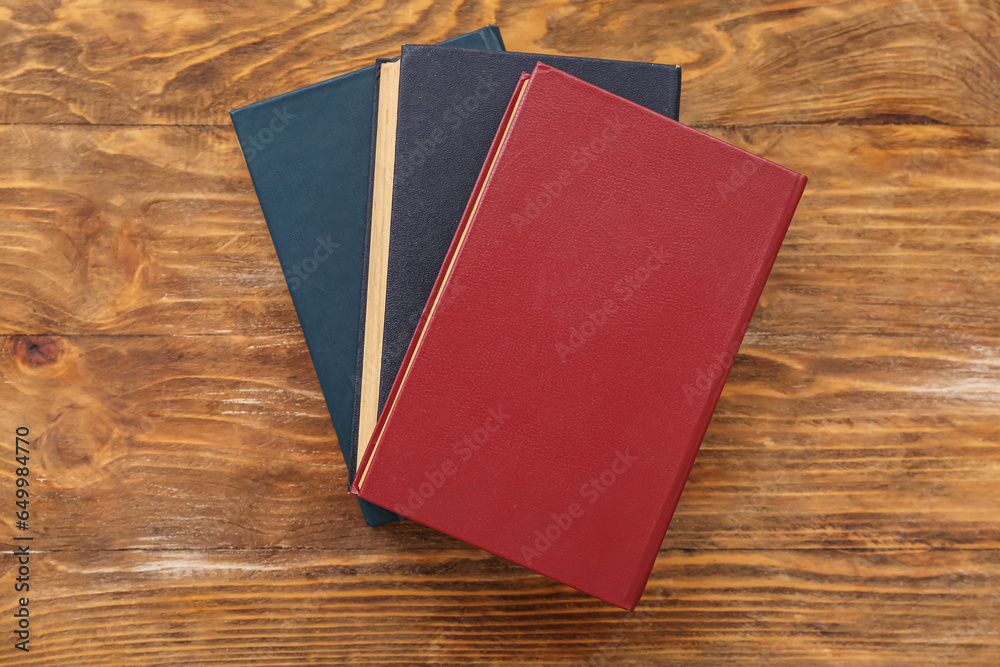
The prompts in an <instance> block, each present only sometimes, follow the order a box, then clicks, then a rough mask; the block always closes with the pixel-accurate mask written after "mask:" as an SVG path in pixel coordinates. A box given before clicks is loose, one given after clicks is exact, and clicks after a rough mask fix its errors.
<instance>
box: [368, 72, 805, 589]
mask: <svg viewBox="0 0 1000 667" xmlns="http://www.w3.org/2000/svg"><path fill="white" fill-rule="evenodd" d="M510 105H511V109H512V113H511V115H510V120H509V122H508V123H507V124H505V125H504V126H502V127H501V128H500V130H499V132H498V133H497V137H496V139H495V142H494V152H493V155H492V156H487V157H488V158H489V159H488V160H487V162H486V163H484V166H483V169H482V172H481V175H480V185H479V187H478V188H476V191H475V192H474V193H473V195H472V197H471V198H470V199H469V202H468V206H467V207H466V210H465V214H464V215H463V217H462V220H461V222H460V225H459V228H458V230H457V233H456V235H455V237H454V239H453V242H452V244H451V245H450V247H449V250H448V252H447V257H446V258H445V260H444V264H443V266H442V269H441V271H440V273H439V275H438V277H437V279H436V281H435V285H434V288H433V289H432V293H431V296H430V299H429V300H428V302H427V305H426V307H425V310H424V313H423V314H422V316H421V318H420V322H419V323H418V328H417V332H416V334H415V336H414V338H413V340H412V342H411V344H410V346H409V348H408V350H407V353H406V355H405V358H404V362H403V365H402V368H401V370H400V373H399V375H398V376H397V378H396V380H395V382H394V383H393V386H392V389H391V391H390V394H389V397H388V400H387V402H386V405H385V408H384V410H383V412H382V414H381V416H380V418H379V421H378V424H377V426H376V429H375V432H374V434H373V437H372V441H371V445H370V447H369V448H368V449H367V452H366V455H365V458H364V459H363V460H362V461H361V465H360V467H359V469H358V474H357V476H356V477H355V480H354V484H353V486H352V492H353V493H357V494H359V495H360V496H361V497H363V498H367V499H368V500H371V501H372V502H375V503H378V504H379V505H381V506H383V507H386V508H388V509H391V510H393V511H395V512H398V513H400V514H402V515H404V516H407V517H410V518H412V519H414V520H416V521H419V522H421V523H423V524H425V525H427V526H430V527H432V528H435V529H438V530H441V531H443V532H446V533H449V534H451V535H453V536H454V537H456V538H459V539H462V540H464V541H466V542H469V543H471V544H473V545H476V546H478V547H481V548H483V549H485V550H487V551H490V552H492V553H494V554H497V555H499V556H502V557H504V558H507V559H509V560H511V561H513V562H515V563H519V564H521V565H524V566H525V567H529V568H531V569H533V570H535V571H537V572H540V573H542V574H544V575H547V576H549V577H552V578H553V579H556V580H558V581H561V582H563V583H565V584H568V585H569V586H572V587H575V588H577V589H579V590H581V591H584V592H586V593H589V594H591V595H594V596H596V597H598V598H601V599H603V600H606V601H607V602H610V603H612V604H615V605H618V606H620V607H623V608H626V609H632V608H634V607H635V606H636V604H637V603H638V601H639V599H640V597H641V594H642V591H643V589H644V587H645V584H646V581H647V579H648V577H649V573H650V571H651V569H652V567H653V563H654V560H655V558H656V554H657V552H658V550H659V548H660V545H661V543H662V541H663V537H664V534H665V532H666V530H667V527H668V525H669V523H670V519H671V517H672V516H673V513H674V510H675V508H676V506H677V503H678V499H679V497H680V494H681V491H682V489H683V487H684V483H685V481H686V480H687V477H688V474H689V472H690V469H691V466H692V464H693V462H694V459H695V455H696V453H697V450H698V448H699V446H700V444H701V441H702V439H703V437H704V434H705V431H706V429H707V427H708V423H709V421H710V419H711V416H712V412H713V411H714V409H715V405H716V403H717V401H718V399H719V395H720V393H721V391H722V387H723V384H724V382H725V379H726V376H727V375H728V373H729V369H730V367H731V366H732V362H733V359H734V357H735V355H736V352H737V350H738V349H739V345H740V342H741V341H742V339H743V335H744V333H745V331H746V328H747V326H748V323H749V322H750V318H751V316H752V314H753V310H754V307H755V306H756V303H757V300H758V299H759V297H760V293H761V290H762V289H763V287H764V284H765V282H766V280H767V276H768V274H769V272H770V269H771V266H772V264H773V262H774V260H775V257H776V255H777V252H778V249H779V247H780V245H781V242H782V240H783V238H784V235H785V232H786V230H787V227H788V225H789V222H790V220H791V218H792V215H793V213H794V210H795V207H796V205H797V203H798V201H799V198H800V196H801V194H802V191H803V189H804V187H805V183H806V178H805V177H804V176H802V175H800V174H797V173H795V172H792V171H789V170H788V169H785V168H783V167H781V166H779V165H776V164H774V163H771V162H769V161H767V160H764V159H761V158H759V157H756V156H754V155H752V154H750V153H747V152H746V151H743V150H741V149H738V148H736V147H733V146H731V145H729V144H726V143H725V142H723V141H720V140H718V139H715V138H713V137H710V136H708V135H706V134H703V133H701V132H698V131H696V130H693V129H691V128H688V127H686V126H684V125H681V124H680V123H677V122H675V121H673V120H671V119H669V118H666V117H664V116H662V115H659V114H656V113H653V112H651V111H649V110H648V109H646V108H644V107H642V106H640V105H637V104H635V103H632V102H629V101H628V100H625V99H622V98H621V97H618V96H616V95H613V94H611V93H609V92H607V91H605V90H602V89H600V88H598V87H596V86H593V85H591V84H589V83H586V82H584V81H581V80H580V79H577V78H575V77H572V76H570V75H569V74H566V73H564V72H561V71H559V70H556V69H554V68H552V67H549V66H547V65H545V64H542V63H539V64H538V65H537V67H536V68H535V69H534V71H533V73H532V75H531V77H530V79H528V81H527V82H526V83H525V84H523V86H522V87H521V89H520V90H518V91H517V92H516V94H515V96H514V98H513V99H512V101H511V103H510ZM734 174H740V179H734V178H733V177H734ZM733 183H739V185H737V186H734V185H733ZM704 376H708V377H709V380H708V381H703V378H704Z"/></svg>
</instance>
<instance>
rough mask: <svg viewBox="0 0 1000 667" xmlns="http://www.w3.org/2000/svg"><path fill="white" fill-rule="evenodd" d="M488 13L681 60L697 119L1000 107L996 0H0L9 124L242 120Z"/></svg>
mask: <svg viewBox="0 0 1000 667" xmlns="http://www.w3.org/2000/svg"><path fill="white" fill-rule="evenodd" d="M487 22H493V23H498V24H500V26H501V27H502V30H503V34H504V37H505V39H506V40H507V42H508V46H509V48H511V49H512V50H521V51H529V52H535V53H556V54H568V55H591V56H595V57H603V58H618V59H625V60H645V61H656V62H666V63H672V64H676V65H681V66H682V67H683V68H684V87H685V90H684V98H685V101H684V102H683V103H682V105H681V113H682V120H683V121H684V122H686V123H689V124H702V125H703V124H707V125H729V124H740V125H750V124H764V123H768V124H769V123H789V122H829V121H837V122H859V121H860V122H885V121H887V120H888V121H889V122H898V121H899V120H904V121H906V120H914V119H916V120H919V121H922V122H942V123H949V124H975V125H982V124H996V123H997V119H998V117H1000V116H998V114H1000V105H998V104H997V102H998V98H1000V64H998V56H1000V40H997V35H998V34H1000V32H998V31H1000V16H998V12H997V11H996V3H995V1H994V0H974V1H972V2H965V1H962V0H919V1H915V0H903V1H902V2H896V1H890V0H883V1H878V0H848V1H843V2H832V3H814V2H806V1H805V0H784V1H778V2H775V1H766V0H756V1H754V0H750V1H746V0H739V1H737V0H726V1H724V2H716V3H704V2H699V1H698V0H683V1H682V2H671V3H653V2H643V1H641V0H626V1H625V2H614V3H587V2H569V1H562V0H519V1H518V2H509V3H508V2H505V3H500V2H496V1H495V0H491V1H488V2H482V3H481V2H458V1H456V0H451V1H448V2H432V0H411V1H405V0H404V1H401V2H393V1H392V0H389V1H388V2H385V3H383V2H377V1H373V0H364V1H362V2H353V3H352V2H345V1H343V0H341V1H340V2H317V3H270V4H268V3H261V2H254V3H248V4H242V5H241V4H238V3H225V4H222V5H220V4H218V3H217V2H213V1H210V0H180V1H179V2H171V3H168V4H164V3H154V2H148V1H146V0H143V1H141V2H132V3H111V2H100V1H99V0H69V1H67V2H56V1H55V0H40V1H39V2H15V3H14V4H11V5H8V6H7V7H6V8H5V9H4V10H3V11H2V13H0V34H2V35H3V36H4V37H3V41H2V42H0V122H8V123H38V122H42V123H101V124H107V123H112V124H120V123H129V124H136V123H140V124H228V119H227V118H226V112H227V110H229V109H233V108H236V107H239V106H243V105H245V104H249V103H251V102H255V101H257V100H259V99H262V98H265V97H270V96H272V95H276V94H278V93H282V92H285V91H288V90H293V89H295V88H299V87H301V86H304V85H307V84H310V83H316V82H317V81H323V80H325V79H328V78H330V77H332V76H336V75H337V74H342V73H344V72H348V71H351V70H354V69H357V68H358V67H362V66H364V65H369V64H371V62H372V60H373V59H374V58H375V57H377V56H386V55H390V54H391V53H392V52H393V51H396V50H397V49H398V46H399V44H401V43H405V42H409V43H426V42H435V41H439V40H441V39H443V38H445V37H448V36H451V35H456V34H459V33H461V32H466V31H469V30H475V29H476V28H479V27H480V26H481V25H483V24H484V23H487ZM695 100H696V102H695Z"/></svg>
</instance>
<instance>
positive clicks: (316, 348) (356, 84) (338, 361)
mask: <svg viewBox="0 0 1000 667" xmlns="http://www.w3.org/2000/svg"><path fill="white" fill-rule="evenodd" d="M446 43H450V44H456V45H460V46H465V47H470V48H481V49H502V48H503V42H502V41H501V38H500V31H499V29H497V28H496V26H486V27H484V28H481V29H480V30H477V31H475V32H472V33H468V34H465V35H461V36H459V37H456V38H454V39H451V40H448V42H446ZM373 85H374V66H370V67H365V68H364V69H361V70H357V71H355V72H350V73H348V74H344V75H342V76H338V77H335V78H333V79H330V80H328V81H323V82H321V83H317V84H314V85H311V86H307V87H305V88H301V89H299V90H295V91H292V92H289V93H285V94H283V95H278V96H277V97H272V98H270V99H266V100H263V101H260V102H256V103H254V104H251V105H249V106H245V107H242V108H239V109H235V110H233V111H231V112H230V117H231V118H232V122H233V126H234V128H235V129H236V134H237V137H238V138H239V143H240V148H241V149H242V151H243V156H244V159H245V160H246V163H247V169H248V170H249V172H250V177H251V180H252V181H253V185H254V189H255V190H256V192H257V198H258V200H259V201H260V207H261V211H262V212H263V214H264V219H265V221H266V222H267V227H268V231H269V232H270V235H271V240H272V241H273V243H274V249H275V252H276V253H277V255H278V261H279V263H280V264H281V268H282V271H283V272H284V275H285V279H286V281H287V283H288V289H289V292H290V293H291V297H292V302H293V303H294V305H295V310H296V313H297V314H298V317H299V322H300V324H301V326H302V333H303V335H304V337H305V339H306V344H307V345H308V348H309V353H310V355H311V357H312V361H313V366H314V367H315V369H316V375H317V377H318V378H319V384H320V388H321V389H322V391H323V396H324V398H325V399H326V404H327V408H328V409H329V411H330V417H331V419H332V421H333V426H334V429H335V430H336V432H337V438H338V440H339V441H340V447H341V451H342V452H343V455H344V460H345V461H347V460H348V458H349V454H350V446H351V437H350V433H351V420H352V411H353V402H354V384H355V382H354V370H355V365H356V361H357V354H358V351H357V341H358V328H357V327H358V318H359V311H360V300H361V282H362V280H361V279H362V275H361V272H362V265H363V261H364V258H363V255H364V236H365V220H366V217H367V201H368V175H369V171H370V168H369V156H370V148H371V146H370V143H371V132H372V126H371V109H372V96H373ZM361 508H362V511H363V513H364V516H365V520H366V521H367V523H368V524H369V525H378V524H380V523H384V522H385V521H388V520H392V519H394V518H396V517H395V515H394V514H391V513H389V512H385V511H383V510H380V509H379V508H377V507H374V506H372V505H370V504H369V503H367V502H364V501H362V502H361Z"/></svg>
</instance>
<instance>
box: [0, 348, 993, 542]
mask: <svg viewBox="0 0 1000 667" xmlns="http://www.w3.org/2000/svg"><path fill="white" fill-rule="evenodd" d="M28 340H29V341H31V343H28V342H26V341H25V339H24V338H22V337H16V336H15V337H7V338H5V339H0V345H2V347H0V377H2V378H3V380H4V382H3V383H2V384H0V405H3V406H6V407H5V410H4V412H3V413H0V433H6V434H13V433H14V431H15V429H16V428H17V427H18V426H20V425H24V426H27V427H28V428H29V429H30V430H31V433H32V436H31V440H32V448H33V454H32V459H31V461H32V463H31V471H32V475H33V476H34V480H33V481H32V485H33V486H32V489H33V494H35V496H36V498H35V500H34V502H35V504H36V508H37V511H38V516H39V518H38V520H37V521H36V522H33V525H34V529H35V530H37V531H38V535H39V537H40V539H41V540H42V541H43V542H44V543H45V544H46V545H47V548H52V549H133V548H144V547H157V548H169V549H191V548H202V547H207V546H210V547H214V548H247V547H267V546H284V547H310V548H321V547H330V546H331V545H349V546H352V547H355V548H358V549H375V550H377V551H378V552H380V553H389V552H396V553H405V552H406V551H407V550H414V551H423V550H434V549H457V550H464V551H466V552H475V551H476V550H475V549H473V548H472V547H469V546H467V545H462V544H461V543H459V542H457V541H456V540H453V539H451V538H449V537H447V536H444V535H441V534H438V533H436V532H435V531H433V530H430V529H428V528H425V527H423V526H419V525H417V524H413V523H408V522H407V523H403V524H397V525H393V526H387V527H385V528H383V529H380V530H378V531H373V530H370V529H368V528H366V527H365V526H364V523H363V521H362V519H361V516H360V513H359V512H358V508H357V506H356V502H355V500H354V499H353V498H351V497H350V496H348V495H347V493H346V484H347V474H346V471H345V469H344V464H343V460H342V458H341V455H340V452H339V449H338V447H337V445H336V436H335V435H334V433H333V430H332V428H331V426H330V422H329V417H328V416H327V414H326V411H325V404H324V402H323V399H322V395H321V394H320V392H319V391H318V385H317V382H316V379H315V375H314V374H313V371H312V370H311V367H310V364H309V358H308V354H307V352H306V350H305V347H304V345H303V344H302V342H301V340H298V341H295V340H292V341H290V340H287V339H286V338H285V337H270V338H265V337H241V336H221V335H220V336H165V337H161V336H152V337H150V336H134V337H123V336H114V337H74V338H59V337H53V338H49V339H46V338H41V337H32V338H29V339H28ZM32 344H34V345H36V346H37V347H36V348H32V346H31V345H32ZM998 370H1000V347H998V346H997V344H996V343H995V342H994V343H993V344H992V346H984V345H980V344H978V343H975V342H970V343H965V344H960V343H958V342H957V341H956V340H948V339H941V338H937V337H935V336H933V335H931V336H926V337H889V338H872V337H852V336H842V335H839V334H837V333H832V334H829V335H827V336H819V337H803V336H799V335H797V334H775V333H769V332H751V334H750V335H749V337H748V339H747V341H746V342H745V343H744V346H743V348H742V350H741V352H740V354H739V356H738V358H737V360H736V364H735V367H734V369H733V372H732V375H731V376H730V379H729V382H728V384H727V385H726V389H725V391H724V393H723V397H722V400H721V401H720V403H719V406H718V409H717V410H716V414H715V418H714V420H713V422H712V424H711V426H710V428H709V431H708V434H707V436H706V439H705V443H704V445H703V447H702V451H701V453H700V455H699V458H698V460H697V462H696V464H695V467H694V471H693V473H692V476H691V479H690V481H689V482H688V485H687V487H686V489H685V492H684V495H683V497H682V499H681V503H680V507H679V509H678V512H677V514H676V516H675V517H674V521H673V523H672V525H671V528H670V531H669V532H668V534H667V539H666V542H665V547H666V548H675V549H676V548H680V549H697V548H719V549H755V548H766V549H799V548H816V547H822V548H845V549H859V548H864V549H874V548H884V549H902V548H906V549H913V548H920V549H928V548H935V549H941V548H952V547H961V548H990V549H994V548H1000V515H998V514H997V513H996V512H995V511H994V510H995V508H996V506H997V504H998V502H1000V490H998V489H997V485H996V474H997V470H1000V392H997V391H996V389H995V386H996V384H995V379H996V375H997V372H998ZM717 372H718V370H717V369H715V368H706V369H705V371H704V374H703V375H699V376H695V377H692V378H691V379H690V383H689V387H688V391H690V392H692V394H695V393H697V392H698V391H700V390H701V389H700V388H701V387H703V386H704V385H705V383H707V381H708V378H709V377H711V376H712V375H713V374H714V373H717ZM12 440H13V439H12V437H11V438H8V437H4V438H0V480H9V479H10V477H11V475H12V472H11V471H13V470H14V468H15V467H16V465H15V463H14V448H13V442H12ZM6 484H7V482H0V486H3V485H6ZM12 522H13V514H12V513H0V524H2V525H5V526H6V527H7V529H8V530H9V531H10V532H15V531H14V530H13V528H14V527H13V525H12ZM100 526H114V529H113V530H100V529H97V527H100Z"/></svg>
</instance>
